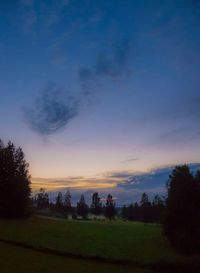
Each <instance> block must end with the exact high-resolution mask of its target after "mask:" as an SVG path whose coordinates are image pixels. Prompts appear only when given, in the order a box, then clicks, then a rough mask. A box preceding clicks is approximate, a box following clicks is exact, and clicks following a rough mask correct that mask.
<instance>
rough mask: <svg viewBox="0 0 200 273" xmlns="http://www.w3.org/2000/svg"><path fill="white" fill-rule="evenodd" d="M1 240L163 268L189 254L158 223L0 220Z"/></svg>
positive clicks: (182, 259) (184, 259) (180, 260)
mask: <svg viewBox="0 0 200 273" xmlns="http://www.w3.org/2000/svg"><path fill="white" fill-rule="evenodd" d="M0 239H6V240H12V241H16V242H23V243H25V244H28V245H32V246H37V247H44V248H50V249H55V250H58V251H64V252H66V253H67V252H68V253H74V254H78V255H82V256H83V257H89V256H92V257H103V258H106V259H115V260H125V261H131V262H132V263H135V264H140V265H150V266H151V265H156V264H157V265H158V267H161V268H163V267H167V265H169V264H174V265H179V264H181V263H185V262H187V258H186V257H183V256H181V255H179V254H178V253H176V252H175V250H174V249H172V248H171V246H170V245H169V243H168V241H167V240H166V238H165V237H164V236H163V235H162V230H161V228H160V226H158V225H154V224H144V223H136V222H134V223H133V222H117V221H116V222H111V223H109V222H89V221H88V222H81V221H79V222H76V221H66V220H52V219H51V220H49V219H42V218H37V217H33V218H31V219H28V220H0ZM190 262H191V261H190ZM153 268H155V267H154V266H153ZM88 272H89V271H88Z"/></svg>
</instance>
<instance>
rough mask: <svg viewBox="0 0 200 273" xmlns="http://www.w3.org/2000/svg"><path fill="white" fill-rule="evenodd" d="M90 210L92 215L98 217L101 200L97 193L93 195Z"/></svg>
mask: <svg viewBox="0 0 200 273" xmlns="http://www.w3.org/2000/svg"><path fill="white" fill-rule="evenodd" d="M90 208H91V213H92V214H94V215H100V214H101V213H102V204H101V198H100V197H99V194H98V192H95V193H93V195H92V204H91V207H90Z"/></svg>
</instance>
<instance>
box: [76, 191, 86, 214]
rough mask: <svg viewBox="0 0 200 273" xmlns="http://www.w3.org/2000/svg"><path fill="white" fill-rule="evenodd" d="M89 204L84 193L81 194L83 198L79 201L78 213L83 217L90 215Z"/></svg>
mask: <svg viewBox="0 0 200 273" xmlns="http://www.w3.org/2000/svg"><path fill="white" fill-rule="evenodd" d="M88 210H89V209H88V205H87V204H86V202H85V197H84V195H83V194H81V198H80V201H79V202H78V203H77V208H76V211H77V214H78V215H79V216H81V217H83V218H84V219H87V216H88Z"/></svg>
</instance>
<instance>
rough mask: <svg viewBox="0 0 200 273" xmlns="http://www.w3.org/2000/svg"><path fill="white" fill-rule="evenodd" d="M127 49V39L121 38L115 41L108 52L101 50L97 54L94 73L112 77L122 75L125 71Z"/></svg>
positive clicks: (128, 44) (128, 42) (128, 43)
mask: <svg viewBox="0 0 200 273" xmlns="http://www.w3.org/2000/svg"><path fill="white" fill-rule="evenodd" d="M129 51H130V41H129V39H121V40H119V41H118V42H115V44H114V45H113V47H112V48H111V51H110V52H109V53H107V52H101V53H99V54H98V55H97V59H96V63H95V68H94V70H95V74H96V75H98V76H110V77H113V78H116V77H119V76H122V75H124V74H125V73H126V72H127V62H128V56H129Z"/></svg>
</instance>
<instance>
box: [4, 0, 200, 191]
mask: <svg viewBox="0 0 200 273" xmlns="http://www.w3.org/2000/svg"><path fill="white" fill-rule="evenodd" d="M0 60H1V62H0V75H1V76H0V92H1V100H0V126H1V138H2V139H3V140H4V141H7V140H8V139H11V140H12V141H13V142H14V143H15V144H16V145H21V146H22V148H23V150H24V152H25V154H26V159H27V161H29V163H30V171H31V174H32V177H33V178H34V179H35V178H37V179H36V180H38V178H45V179H47V178H49V179H51V181H52V180H54V178H55V177H56V178H61V177H62V178H63V177H65V178H66V177H70V179H71V178H72V177H74V179H75V177H76V178H77V179H76V183H78V182H77V181H80V176H81V177H82V178H81V180H84V183H85V184H84V183H83V184H81V185H83V186H84V187H85V188H87V183H86V182H85V179H86V180H87V179H88V178H90V179H92V178H94V179H95V181H96V179H97V178H99V177H100V178H99V179H100V182H102V181H103V183H106V186H105V187H107V183H110V185H111V186H110V187H115V185H116V184H115V181H110V180H109V179H107V180H106V181H105V177H107V174H108V173H116V172H119V173H123V172H124V173H125V174H126V173H127V172H131V174H132V173H134V172H136V173H138V172H145V171H148V170H150V169H155V168H160V167H162V166H166V165H174V164H179V163H185V162H189V163H194V162H199V161H200V160H199V155H200V127H199V120H200V107H199V105H200V90H199V86H200V2H199V1H197V0H196V1H195V0H193V1H192V0H180V1H178V0H159V1H156V0H152V1H150V0H149V1H148V0H146V1H145V0H141V1H133V0H125V1H122V0H109V1H107V0H101V1H97V0H79V1H78V0H55V1H53V0H52V1H50V0H44V1H39V0H10V1H4V0H1V1H0ZM105 174H106V175H105ZM34 179H33V180H34ZM94 179H93V180H91V183H90V184H92V183H94V185H96V184H95V183H97V182H94ZM36 180H35V181H36ZM72 180H73V179H71V180H70V181H71V182H70V183H71V185H72V187H73V185H74V184H73V183H74V182H73V181H72ZM41 181H44V180H41ZM45 181H46V180H45ZM98 181H99V180H98ZM65 182H66V181H65ZM100 182H99V183H100ZM44 183H45V182H44ZM113 183H114V184H113ZM67 185H68V184H67ZM68 186H69V185H68ZM101 186H102V185H99V184H98V185H96V187H97V188H98V187H99V188H101ZM88 187H89V186H88ZM94 187H95V186H94Z"/></svg>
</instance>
